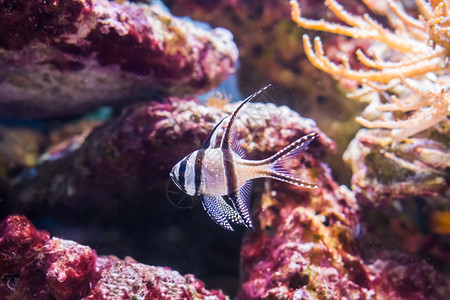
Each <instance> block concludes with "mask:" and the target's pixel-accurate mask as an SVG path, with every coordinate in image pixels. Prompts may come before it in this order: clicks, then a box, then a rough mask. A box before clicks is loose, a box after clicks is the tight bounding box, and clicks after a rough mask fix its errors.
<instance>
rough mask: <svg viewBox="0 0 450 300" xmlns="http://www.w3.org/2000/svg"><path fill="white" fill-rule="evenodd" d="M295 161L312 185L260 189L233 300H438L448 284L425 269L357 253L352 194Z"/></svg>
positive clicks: (400, 257) (393, 256)
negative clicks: (238, 288)
mask: <svg viewBox="0 0 450 300" xmlns="http://www.w3.org/2000/svg"><path fill="white" fill-rule="evenodd" d="M302 161H303V164H301V165H300V166H299V165H296V169H297V171H296V172H299V174H301V175H302V178H305V179H306V180H309V181H311V182H317V183H318V184H319V187H318V188H316V189H315V190H312V191H299V190H296V189H294V188H290V187H286V186H284V185H283V186H282V185H281V184H279V183H272V185H273V186H268V189H267V190H266V191H265V192H264V194H263V195H262V197H261V204H260V206H258V208H257V209H255V211H254V216H253V218H254V219H255V220H256V222H255V224H256V225H255V227H256V228H255V229H256V230H255V231H254V232H249V233H248V234H247V236H246V237H245V239H244V242H243V246H242V250H241V269H242V281H243V284H242V287H241V292H240V294H239V299H446V297H447V295H448V294H449V293H450V282H449V280H448V279H446V278H445V277H444V276H442V275H441V274H439V273H438V272H437V271H436V270H435V269H434V268H433V267H432V266H431V265H430V264H428V263H426V262H423V261H421V260H420V259H419V258H417V257H414V256H410V255H406V254H400V253H398V252H397V251H396V250H392V251H379V250H376V249H374V250H373V251H372V250H371V249H370V247H369V248H368V249H367V250H366V249H363V248H361V243H360V240H364V239H365V237H361V236H362V235H363V231H364V230H363V229H362V228H361V224H360V223H359V222H360V221H359V206H358V205H357V203H356V199H355V197H354V195H353V193H352V192H351V191H350V190H348V189H347V188H346V187H344V186H338V185H337V183H336V182H334V180H333V179H332V177H331V174H330V170H329V169H328V168H327V167H326V166H325V165H324V164H322V163H320V162H319V161H317V160H316V159H314V157H311V156H309V155H308V154H306V155H304V156H303V158H302ZM365 243H366V244H367V245H369V244H370V240H368V241H365Z"/></svg>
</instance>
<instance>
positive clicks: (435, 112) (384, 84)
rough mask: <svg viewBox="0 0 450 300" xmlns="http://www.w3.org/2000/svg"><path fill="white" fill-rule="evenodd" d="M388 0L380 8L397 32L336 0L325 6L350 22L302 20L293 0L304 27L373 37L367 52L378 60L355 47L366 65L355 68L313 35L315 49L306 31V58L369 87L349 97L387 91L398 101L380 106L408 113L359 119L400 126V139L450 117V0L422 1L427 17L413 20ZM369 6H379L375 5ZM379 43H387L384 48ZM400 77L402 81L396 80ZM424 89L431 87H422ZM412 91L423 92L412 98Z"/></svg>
mask: <svg viewBox="0 0 450 300" xmlns="http://www.w3.org/2000/svg"><path fill="white" fill-rule="evenodd" d="M385 1H386V3H385V5H384V6H383V5H381V6H380V7H381V8H380V7H377V8H376V12H377V13H380V14H382V15H385V16H387V17H388V19H389V21H390V23H391V26H392V27H393V30H390V29H386V28H384V27H383V26H382V25H380V24H379V23H378V22H377V21H376V20H374V19H372V18H371V17H370V16H369V15H368V14H364V15H363V16H354V15H352V14H350V13H348V12H346V11H345V10H344V8H343V7H342V6H341V5H340V4H339V3H338V2H336V1H335V0H327V1H326V5H327V6H328V7H329V9H330V10H331V11H332V12H333V13H334V14H335V15H336V16H337V17H338V18H339V19H340V20H342V21H343V22H345V23H346V24H348V25H349V26H344V25H339V24H335V23H329V22H327V21H324V20H320V21H313V20H308V19H305V18H302V17H301V13H300V9H299V6H298V3H297V1H295V0H291V2H290V3H291V7H292V20H293V21H294V22H296V23H297V24H298V25H299V26H302V27H304V28H307V29H314V30H321V31H326V32H331V33H337V34H340V35H346V36H349V37H352V38H355V39H362V38H365V39H368V40H370V41H371V47H369V49H368V51H366V53H369V54H370V55H371V56H372V57H373V58H370V57H369V56H367V55H366V54H365V53H364V52H363V51H362V50H360V49H358V50H356V52H355V54H356V57H357V58H358V60H359V62H361V63H362V65H364V66H365V67H366V68H364V69H359V70H355V69H352V68H351V67H350V65H349V63H348V61H349V59H348V58H347V57H344V58H341V64H336V63H334V62H333V61H332V60H331V59H329V58H328V57H327V56H326V55H325V51H324V49H323V46H322V42H321V40H320V38H319V37H316V38H315V39H314V48H313V46H312V44H311V41H310V38H309V36H308V35H303V44H304V49H305V53H306V56H307V57H308V59H309V60H310V61H311V63H312V64H313V65H314V66H315V67H316V68H318V69H320V70H323V71H325V72H327V73H330V74H332V75H334V76H336V77H338V78H343V79H350V80H354V81H357V82H359V83H363V84H364V85H365V86H364V87H362V88H360V89H359V90H357V91H354V92H352V93H351V94H350V96H352V97H355V96H356V97H358V96H363V95H368V94H369V93H371V92H374V91H376V92H379V93H386V95H387V97H384V98H385V99H391V100H392V101H393V102H392V103H376V104H375V106H378V108H377V109H378V110H379V111H380V112H387V111H389V110H390V111H392V112H394V111H395V112H404V114H405V115H404V116H398V114H396V115H395V117H394V114H391V115H390V119H389V120H388V119H386V115H383V116H384V118H385V119H381V120H368V119H366V118H364V117H358V118H357V119H356V120H357V121H358V122H359V123H360V124H362V125H363V126H366V127H368V128H377V127H381V128H388V129H398V130H395V131H392V134H391V135H392V137H393V138H394V139H396V140H401V139H403V138H407V137H409V136H411V135H414V134H416V133H419V132H421V131H424V130H426V129H428V128H430V127H433V126H435V125H437V124H439V123H440V122H441V121H443V120H445V119H446V117H447V116H448V115H449V110H448V105H449V100H448V99H449V95H448V79H446V78H447V77H446V76H447V75H448V70H449V69H448V64H449V54H450V19H449V15H450V11H449V4H448V1H447V0H440V1H437V0H436V1H430V2H425V1H423V0H417V6H418V8H419V11H420V12H421V13H422V15H420V16H419V17H418V18H413V17H412V16H409V15H408V14H406V12H405V10H404V8H403V6H402V5H401V4H400V3H399V2H396V1H394V0H385ZM366 2H368V1H366ZM366 4H367V6H368V7H369V8H370V9H372V10H375V8H374V7H373V6H374V5H373V3H366ZM380 43H381V44H382V45H381V46H382V47H379V46H380V45H379V44H380ZM380 49H381V52H380ZM412 78H415V79H417V80H416V81H415V82H416V83H415V84H414V87H413V86H411V84H408V81H407V80H408V79H412ZM430 78H432V79H431V81H432V82H431V85H430V84H429V81H430ZM440 78H442V80H441V79H440ZM399 79H400V80H401V82H400V83H397V81H398V80H399ZM367 86H368V87H369V88H368V87H367ZM430 86H433V90H430ZM393 87H396V90H404V89H405V87H406V90H408V89H409V92H402V93H401V94H399V95H395V93H397V92H395V91H394V89H393ZM423 89H425V90H426V91H418V90H423ZM436 90H439V91H440V92H436ZM411 93H414V94H416V95H418V96H417V97H412V96H411ZM378 116H380V114H378ZM399 131H400V133H399Z"/></svg>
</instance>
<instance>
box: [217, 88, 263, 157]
mask: <svg viewBox="0 0 450 300" xmlns="http://www.w3.org/2000/svg"><path fill="white" fill-rule="evenodd" d="M270 86H271V84H269V85H267V86H265V87H263V88H262V89H260V90H259V91H257V92H256V93H253V94H252V95H250V96H248V97H247V98H246V99H245V100H244V101H242V103H241V104H239V106H238V107H237V108H236V109H235V110H234V111H233V113H232V114H231V116H230V120H229V121H228V124H227V127H226V128H225V131H224V133H223V137H222V142H221V143H220V148H222V149H231V147H232V140H231V138H230V137H231V128H232V126H233V124H234V121H235V120H236V116H237V114H238V113H239V111H240V110H241V109H242V108H243V107H244V105H245V104H247V103H248V102H250V101H251V100H253V99H255V98H256V97H258V96H259V95H261V94H262V93H263V92H264V91H265V90H267V89H268V88H269V87H270Z"/></svg>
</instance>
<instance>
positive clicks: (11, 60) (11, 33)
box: [0, 0, 238, 118]
mask: <svg viewBox="0 0 450 300" xmlns="http://www.w3.org/2000/svg"><path fill="white" fill-rule="evenodd" d="M237 58H238V50H237V47H236V45H235V44H234V42H233V36H232V35H231V33H230V32H229V31H227V30H225V29H223V28H216V29H209V30H208V29H204V28H202V27H200V26H197V25H195V24H194V23H193V22H190V21H188V20H183V19H180V18H176V17H173V16H172V15H171V14H170V13H169V12H167V11H166V10H164V9H163V8H162V7H161V6H159V5H149V4H145V3H131V2H124V3H122V4H119V3H117V2H114V1H107V0H93V1H82V0H69V1H56V2H48V1H36V0H32V1H14V2H10V1H0V93H1V94H2V97H1V98H0V115H2V117H9V118H43V117H62V116H67V115H73V114H77V113H83V112H86V111H88V110H90V109H93V108H97V107H99V106H102V105H115V106H124V105H125V104H128V103H130V101H143V100H146V99H149V98H151V97H153V98H155V97H157V96H161V95H168V94H170V95H193V94H200V93H203V92H206V91H207V90H209V89H212V88H214V87H217V86H218V85H219V84H220V83H221V82H222V81H223V80H225V79H226V78H228V76H229V75H230V74H232V73H234V72H235V67H236V62H237Z"/></svg>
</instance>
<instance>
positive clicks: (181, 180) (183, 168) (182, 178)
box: [178, 154, 192, 192]
mask: <svg viewBox="0 0 450 300" xmlns="http://www.w3.org/2000/svg"><path fill="white" fill-rule="evenodd" d="M191 155H192V154H191ZM191 155H188V156H187V157H186V158H185V159H183V160H182V161H181V163H180V170H179V171H178V183H179V184H180V187H181V189H182V190H183V192H186V186H185V184H186V182H185V181H186V178H185V176H184V174H185V173H186V166H187V162H188V160H189V158H190V157H191Z"/></svg>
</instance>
